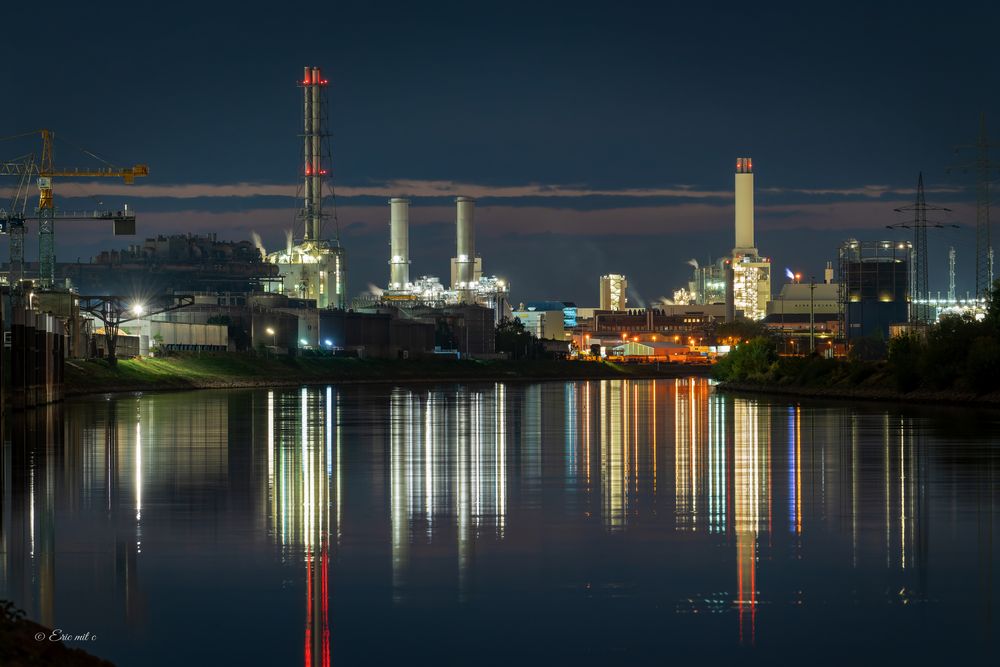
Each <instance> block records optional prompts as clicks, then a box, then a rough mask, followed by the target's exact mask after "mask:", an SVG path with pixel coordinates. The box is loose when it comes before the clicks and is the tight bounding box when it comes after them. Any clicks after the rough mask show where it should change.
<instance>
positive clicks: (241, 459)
mask: <svg viewBox="0 0 1000 667" xmlns="http://www.w3.org/2000/svg"><path fill="white" fill-rule="evenodd" d="M11 421H12V423H11V424H10V426H9V428H8V435H7V438H8V439H7V440H6V442H5V445H4V449H3V458H2V463H3V469H2V473H3V474H2V477H0V480H2V501H3V512H2V514H0V519H2V526H0V528H2V530H0V597H8V598H11V599H13V600H14V601H15V602H16V603H17V604H18V605H20V606H21V607H23V608H25V609H26V610H27V611H28V614H29V616H31V617H33V618H35V619H37V620H39V621H40V622H42V623H44V624H47V625H49V626H53V627H60V628H63V629H69V630H71V631H74V632H76V631H77V630H79V632H80V633H82V632H86V631H90V632H93V633H96V634H98V635H99V637H101V640H100V641H99V642H97V643H94V644H92V645H89V646H87V647H86V648H87V649H88V650H91V651H93V652H95V653H97V654H98V655H102V656H106V657H108V658H111V659H113V660H117V661H119V662H120V664H123V665H130V664H144V665H155V664H164V665H168V664H169V665H172V664H178V663H181V662H186V663H189V664H192V665H195V664H209V663H213V664H218V663H219V662H220V661H223V662H225V663H233V662H236V661H242V664H267V665H273V664H305V665H307V666H309V665H324V666H325V665H330V664H334V663H338V664H345V663H346V664H355V663H365V664H372V663H379V662H384V661H389V660H394V659H412V658H414V657H417V658H424V659H427V660H432V659H433V660H435V661H437V662H457V663H464V662H467V661H476V662H487V663H489V662H494V661H496V662H499V663H503V662H507V661H510V660H513V659H517V660H518V661H519V662H528V663H531V662H545V661H549V662H552V661H562V660H569V659H572V660H574V661H576V662H599V661H604V662H606V661H607V659H608V658H609V657H611V658H616V657H617V658H621V657H622V656H630V657H634V658H638V659H656V660H663V659H666V657H669V656H678V655H690V656H704V657H717V658H718V657H738V658H740V659H742V660H751V661H754V660H760V661H765V660H767V661H770V662H774V661H775V659H776V657H778V658H780V657H781V656H783V655H784V654H783V653H782V652H783V651H786V650H791V649H792V648H796V647H797V648H799V649H801V648H803V647H811V646H813V645H815V644H817V643H820V644H828V643H829V642H830V641H831V637H835V638H836V646H835V647H834V648H830V649H829V650H825V651H823V652H822V653H821V654H820V655H816V656H814V657H813V658H812V660H813V661H814V662H823V661H824V660H831V661H833V660H835V659H840V657H842V656H852V655H855V656H856V653H855V652H856V651H861V650H864V651H868V652H869V653H871V652H874V653H873V654H872V655H875V656H891V657H892V658H893V659H896V660H898V659H904V660H909V661H911V662H921V661H922V660H924V659H930V658H931V657H933V656H935V655H938V654H941V655H945V654H947V655H949V657H951V658H954V657H955V656H956V655H963V656H970V657H971V656H983V655H985V654H986V651H988V650H989V648H990V642H991V641H992V638H991V637H992V635H993V634H995V631H996V630H997V621H996V620H995V619H994V617H993V610H992V606H993V605H992V602H993V599H994V597H995V594H996V592H997V590H996V587H997V584H996V582H995V581H994V578H993V575H992V571H993V567H994V565H995V564H996V563H997V556H996V555H995V554H994V551H993V548H992V531H993V529H994V527H995V526H996V525H997V518H996V513H995V512H994V511H993V510H994V506H995V504H996V501H997V498H998V490H997V487H996V470H997V461H998V456H997V452H996V449H995V447H996V445H995V442H994V439H993V436H992V433H993V431H994V429H995V427H996V422H997V419H996V415H994V414H989V413H987V414H981V413H974V412H970V411H961V410H954V411H938V412H935V411H932V410H923V411H919V412H916V413H914V412H906V411H902V412H901V411H899V410H897V409H894V408H887V407H864V406H858V405H852V404H849V403H836V404H823V403H809V404H803V405H799V404H796V403H795V402H789V401H781V400H758V399H753V398H745V397H733V396H723V395H718V394H716V393H715V392H714V391H713V390H712V389H711V387H709V385H708V383H707V382H706V381H704V380H690V381H687V380H677V381H673V380H671V381H662V380H660V381H602V382H578V383H542V384H470V385H465V386H462V385H448V386H430V385H426V386H424V385H419V386H418V385H413V386H398V387H388V386H386V387H376V386H353V387H352V386H344V387H324V388H302V389H298V390H285V389H281V390H277V389H276V390H270V391H266V390H265V391H231V392H198V393H191V394H176V395H169V394H163V395H149V396H143V397H134V396H133V397H116V398H114V399H104V398H101V399H90V400H79V401H73V402H69V403H67V404H65V405H63V406H56V407H53V408H49V409H46V410H39V411H35V412H32V413H27V414H23V415H15V416H13V417H12V418H11ZM512 619H516V622H517V623H516V632H515V634H513V635H512V634H511V632H512V630H511V627H510V626H511V623H512ZM237 638H238V639H237ZM483 646H489V647H490V649H489V651H488V652H486V653H483V651H484V649H483ZM470 651H471V653H470ZM470 656H474V658H473V657H470ZM778 661H781V660H780V659H779V660H778Z"/></svg>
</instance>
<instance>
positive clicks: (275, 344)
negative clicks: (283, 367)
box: [264, 327, 278, 348]
mask: <svg viewBox="0 0 1000 667" xmlns="http://www.w3.org/2000/svg"><path fill="white" fill-rule="evenodd" d="M264 331H266V332H267V333H268V335H270V336H271V347H274V348H277V347H278V345H277V343H276V342H275V338H274V337H275V332H274V329H272V328H271V327H268V328H266V329H264Z"/></svg>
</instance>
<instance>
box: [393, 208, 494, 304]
mask: <svg viewBox="0 0 1000 667" xmlns="http://www.w3.org/2000/svg"><path fill="white" fill-rule="evenodd" d="M475 205H476V200H475V199H473V198H472V197H457V198H456V199H455V251H456V252H455V257H453V258H452V260H451V284H450V286H449V287H445V286H444V285H443V284H442V283H441V280H440V279H439V278H437V277H436V276H421V277H420V278H418V279H416V280H411V279H410V233H409V224H410V200H409V199H407V198H405V197H393V198H392V199H390V200H389V284H388V286H387V288H386V289H385V290H382V291H381V292H380V293H379V294H378V295H377V303H383V304H391V305H393V306H396V307H398V308H402V309H408V308H417V307H425V306H428V307H434V308H444V307H452V306H456V305H459V304H464V305H478V306H483V307H485V308H489V309H490V310H492V311H493V318H494V323H499V322H500V321H501V320H502V319H504V318H505V317H508V316H509V315H510V313H511V308H510V302H509V298H508V297H509V294H510V286H509V285H508V284H507V283H506V281H504V280H502V279H501V278H497V277H496V276H483V275H482V273H483V270H482V269H483V260H482V258H481V257H477V256H476V244H475Z"/></svg>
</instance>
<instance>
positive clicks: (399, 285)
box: [389, 197, 410, 289]
mask: <svg viewBox="0 0 1000 667" xmlns="http://www.w3.org/2000/svg"><path fill="white" fill-rule="evenodd" d="M409 226H410V200H409V199H405V198H403V197H393V198H392V199H390V200H389V289H403V288H404V287H406V285H407V283H409V282H410V231H409Z"/></svg>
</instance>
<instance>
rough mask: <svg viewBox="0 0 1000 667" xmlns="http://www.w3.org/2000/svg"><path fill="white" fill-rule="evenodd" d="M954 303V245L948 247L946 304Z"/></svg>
mask: <svg viewBox="0 0 1000 667" xmlns="http://www.w3.org/2000/svg"><path fill="white" fill-rule="evenodd" d="M954 304H955V246H951V247H950V248H948V305H954Z"/></svg>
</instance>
